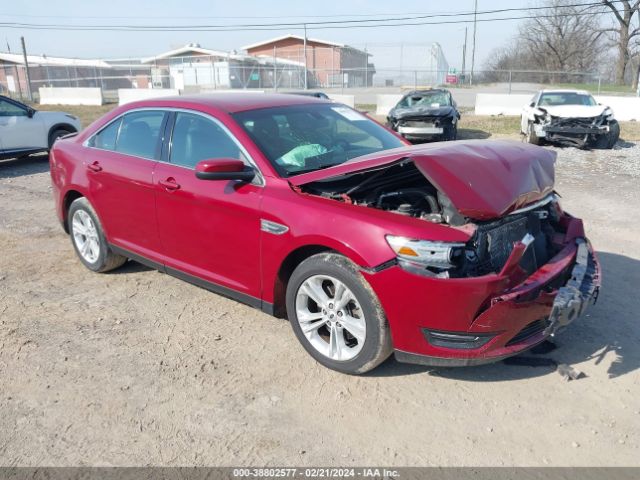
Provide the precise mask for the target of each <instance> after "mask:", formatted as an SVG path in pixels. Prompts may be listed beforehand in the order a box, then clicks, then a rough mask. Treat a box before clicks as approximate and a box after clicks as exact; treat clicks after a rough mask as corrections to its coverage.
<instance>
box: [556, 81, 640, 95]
mask: <svg viewBox="0 0 640 480" xmlns="http://www.w3.org/2000/svg"><path fill="white" fill-rule="evenodd" d="M545 88H546V89H547V90H552V89H554V88H557V89H567V90H586V91H587V92H591V93H598V84H597V83H595V84H594V83H558V84H556V85H551V86H548V87H546V86H545ZM600 93H622V94H629V93H635V91H634V90H633V89H632V88H631V86H630V85H611V84H604V83H603V84H601V85H600Z"/></svg>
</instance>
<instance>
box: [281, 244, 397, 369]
mask: <svg viewBox="0 0 640 480" xmlns="http://www.w3.org/2000/svg"><path fill="white" fill-rule="evenodd" d="M314 297H315V298H316V299H317V302H316V301H315V300H314ZM286 299H287V315H288V317H289V320H290V322H291V327H292V328H293V331H294V333H295V335H296V337H297V338H298V340H299V341H300V343H301V344H302V346H303V347H304V349H305V350H306V351H307V352H308V353H309V355H311V356H312V357H313V358H314V359H315V360H316V361H317V362H319V363H320V364H322V365H324V366H325V367H327V368H330V369H332V370H336V371H338V372H342V373H347V374H350V375H357V374H361V373H365V372H368V371H370V370H372V369H374V368H375V367H377V366H378V365H379V364H380V363H382V362H383V361H384V360H386V359H387V358H388V357H389V355H390V354H391V351H392V345H391V333H390V331H389V325H388V323H387V319H386V316H385V314H384V311H383V310H382V306H381V305H380V301H379V300H378V298H377V296H376V295H375V293H374V291H373V289H372V288H371V287H370V286H369V284H368V283H367V281H366V280H365V279H364V277H363V276H362V275H361V273H360V272H359V271H358V268H357V266H356V265H355V264H354V263H353V262H352V261H351V260H349V259H348V258H346V257H344V256H342V255H338V254H335V253H320V254H317V255H313V256H312V257H309V258H307V259H306V260H304V261H303V262H302V263H300V265H298V267H297V268H296V269H295V270H294V272H293V274H292V275H291V278H290V279H289V283H288V285H287V293H286ZM303 329H304V331H303Z"/></svg>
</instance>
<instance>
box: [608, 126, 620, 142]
mask: <svg viewBox="0 0 640 480" xmlns="http://www.w3.org/2000/svg"><path fill="white" fill-rule="evenodd" d="M607 137H608V140H609V141H608V142H607V148H609V149H612V148H613V147H615V146H616V143H618V140H619V139H620V124H619V123H618V122H617V121H616V120H611V121H610V122H609V135H607Z"/></svg>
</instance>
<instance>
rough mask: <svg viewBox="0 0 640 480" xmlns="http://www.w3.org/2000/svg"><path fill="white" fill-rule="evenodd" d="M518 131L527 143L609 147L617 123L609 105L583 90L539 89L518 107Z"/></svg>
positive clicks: (616, 132) (617, 134) (613, 141)
mask: <svg viewBox="0 0 640 480" xmlns="http://www.w3.org/2000/svg"><path fill="white" fill-rule="evenodd" d="M520 131H521V132H522V134H524V135H525V136H526V138H527V141H528V142H529V143H533V144H535V145H539V144H540V143H542V142H543V141H546V142H549V143H555V144H558V145H562V146H572V147H578V148H590V147H596V148H613V146H614V145H615V144H616V142H617V141H618V138H620V125H619V124H618V122H617V121H616V119H615V118H614V115H613V110H611V108H609V107H607V106H605V105H601V104H599V103H598V102H597V101H596V100H595V98H593V96H591V94H590V93H589V92H586V91H583V90H541V91H539V92H538V93H537V94H536V95H535V96H534V97H533V98H532V99H531V102H530V103H529V104H528V105H526V106H525V107H524V109H523V110H522V117H521V120H520Z"/></svg>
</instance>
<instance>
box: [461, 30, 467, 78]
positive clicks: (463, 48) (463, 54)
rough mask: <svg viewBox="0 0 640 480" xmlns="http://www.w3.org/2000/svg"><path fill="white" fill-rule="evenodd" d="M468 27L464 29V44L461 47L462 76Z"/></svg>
mask: <svg viewBox="0 0 640 480" xmlns="http://www.w3.org/2000/svg"><path fill="white" fill-rule="evenodd" d="M468 29H469V27H464V44H463V45H462V71H461V72H460V73H462V74H463V75H464V70H465V68H466V66H467V65H466V64H467V30H468Z"/></svg>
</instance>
